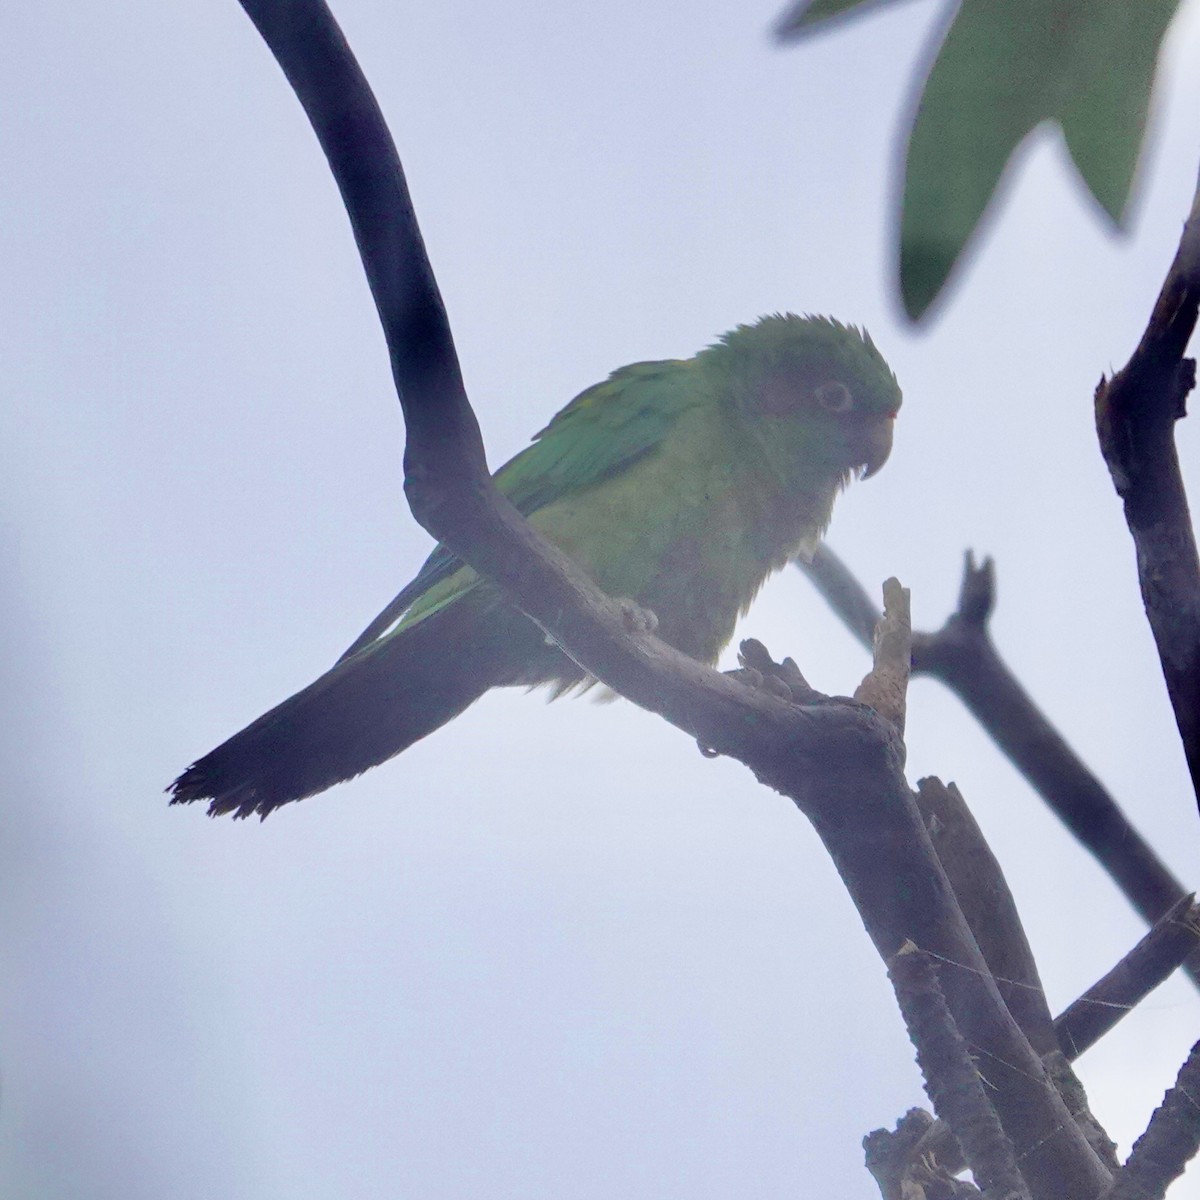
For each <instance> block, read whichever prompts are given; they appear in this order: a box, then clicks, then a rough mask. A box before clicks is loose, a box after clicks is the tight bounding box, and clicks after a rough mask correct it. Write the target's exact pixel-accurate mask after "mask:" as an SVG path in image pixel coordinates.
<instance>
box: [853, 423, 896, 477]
mask: <svg viewBox="0 0 1200 1200" xmlns="http://www.w3.org/2000/svg"><path fill="white" fill-rule="evenodd" d="M895 420H896V418H895V417H894V416H889V417H876V418H875V420H873V421H872V422H871V423H870V425H868V426H867V427H866V428H865V429H864V430H863V431H862V433H863V440H862V454H863V457H862V463H863V473H862V475H861V476H860V478H862V479H870V478H871V476H872V475H874V474H875V473H876V472H877V471H878V470H879V468H880V467H882V466H883V464H884V463H885V462H887V460H888V455H889V454H891V452H892V426H893V424H894V422H895Z"/></svg>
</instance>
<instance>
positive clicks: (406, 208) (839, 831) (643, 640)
mask: <svg viewBox="0 0 1200 1200" xmlns="http://www.w3.org/2000/svg"><path fill="white" fill-rule="evenodd" d="M242 4H243V7H244V8H245V9H246V11H247V12H248V13H249V14H250V16H251V18H252V19H253V20H254V22H255V24H256V26H257V27H258V29H259V32H260V33H261V34H262V36H263V38H264V40H265V41H266V42H267V44H268V46H269V47H270V49H271V51H272V52H273V53H274V54H275V56H276V57H277V58H278V60H279V62H280V64H281V66H282V67H283V69H284V72H285V73H286V75H287V77H288V79H289V81H290V82H291V84H292V86H293V88H294V89H295V90H296V92H297V95H298V96H299V98H300V100H301V102H302V104H303V105H304V108H305V111H306V112H307V113H308V115H309V119H310V120H311V121H312V124H313V127H314V129H315V130H316V132H317V135H318V138H319V139H320V141H321V145H322V147H323V148H324V150H325V153H326V156H327V158H328V159H329V163H330V167H331V169H332V170H333V172H334V175H335V177H336V178H337V182H338V187H339V188H340V189H341V192H342V196H343V199H344V201H345V203H346V207H347V210H348V211H349V213H350V219H351V224H352V226H353V228H354V232H355V238H356V241H357V242H358V247H359V251H360V253H361V255H362V257H363V262H364V266H365V269H366V273H367V278H368V281H369V282H370V285H371V289H372V292H373V294H374V296H375V301H376V306H377V308H378V310H379V315H380V320H381V321H382V323H383V325H384V331H385V336H386V338H387V344H388V348H389V352H390V354H391V361H392V369H393V374H394V376H395V380H396V386H397V391H398V392H399V396H400V402H401V405H402V406H403V410H404V417H405V423H406V427H407V431H408V443H407V447H406V450H405V493H406V495H407V497H408V500H409V504H410V506H411V507H412V510H413V514H414V516H416V518H417V520H418V521H420V522H421V524H422V525H423V526H424V527H425V528H426V529H428V530H429V531H430V532H431V533H432V534H433V535H434V536H435V537H437V538H438V539H439V540H441V541H443V542H445V543H446V544H447V545H448V546H449V547H450V549H452V550H453V551H454V552H455V553H456V554H458V555H459V556H461V557H462V558H463V559H464V560H465V561H466V562H468V563H469V564H470V565H471V566H472V567H474V568H475V569H476V570H478V571H479V572H480V573H482V574H483V575H485V576H487V577H488V578H490V579H491V580H493V581H494V582H495V583H497V584H498V585H499V586H500V587H502V588H503V589H505V591H506V592H507V593H508V594H509V596H510V597H511V599H512V600H513V602H514V603H515V604H517V606H518V607H519V608H520V609H521V610H522V611H523V612H525V613H526V614H527V615H528V616H529V617H530V618H531V619H533V620H534V621H536V622H537V623H538V624H539V625H540V626H541V627H542V628H543V629H544V630H546V632H547V634H548V635H549V636H551V637H552V638H553V639H554V640H555V641H556V642H557V643H558V644H559V645H560V646H562V648H563V649H564V651H565V652H566V653H568V654H569V655H570V656H571V657H572V658H573V659H575V660H576V661H577V662H578V663H579V664H580V665H581V666H583V667H584V669H585V670H587V671H588V672H589V673H590V674H593V675H595V676H596V677H597V678H599V679H600V680H602V681H603V682H604V683H606V684H608V685H609V686H610V687H612V688H613V689H614V690H615V691H618V692H620V693H621V694H622V695H624V696H626V697H628V698H629V699H631V700H633V701H634V702H635V703H637V704H639V705H641V706H642V707H645V708H648V709H650V710H651V711H654V712H657V713H659V714H660V715H661V716H663V717H665V718H666V719H667V720H668V721H670V722H671V723H672V724H674V725H676V726H677V727H679V728H680V729H683V730H685V731H686V732H687V733H689V734H690V735H691V736H692V737H694V738H696V739H697V740H698V741H700V742H701V744H703V745H705V746H707V747H710V748H711V749H713V750H715V751H717V752H718V753H722V754H727V755H729V756H731V757H735V758H737V759H738V760H739V761H741V762H743V763H745V764H746V765H747V766H748V767H750V769H751V770H752V771H753V772H754V774H755V775H756V776H757V777H758V779H759V780H760V781H762V782H763V783H765V784H767V785H768V786H771V787H773V788H775V789H776V790H778V791H780V792H782V793H783V794H785V795H787V796H789V797H790V798H791V799H792V800H793V801H794V802H795V803H796V804H797V805H798V806H799V807H800V809H801V810H802V811H803V812H804V813H805V814H806V815H807V816H808V817H809V818H810V820H812V821H813V823H814V825H815V826H816V828H817V830H818V833H819V834H820V836H821V837H822V840H823V841H824V842H825V845H826V847H827V848H828V849H829V851H830V853H831V855H832V856H833V857H834V860H835V863H836V864H837V866H838V869H839V871H840V873H841V874H842V878H843V879H844V880H845V882H846V885H847V887H848V889H849V890H850V892H851V895H852V897H853V899H854V901H855V904H856V905H857V906H858V909H859V912H860V913H861V914H862V917H863V921H864V923H865V924H866V926H867V929H868V932H869V934H870V936H871V938H872V940H873V941H874V943H875V945H876V947H877V949H878V950H879V952H880V954H881V955H883V956H884V957H885V958H887V957H889V956H890V955H891V954H893V953H895V951H896V950H898V949H899V947H900V946H901V945H902V944H903V943H904V941H905V940H906V939H909V938H911V939H912V940H913V941H915V942H916V943H917V944H919V945H921V946H922V947H924V948H926V949H927V950H928V951H929V952H930V953H933V954H936V955H937V956H938V957H939V959H941V960H943V961H944V962H946V963H949V964H951V966H950V967H949V968H948V969H947V968H943V989H944V991H945V995H946V999H947V1002H948V1003H949V1005H950V1009H951V1012H952V1013H953V1014H954V1017H955V1020H956V1022H957V1023H958V1025H959V1028H960V1030H961V1031H962V1033H963V1036H964V1037H965V1038H966V1039H967V1040H968V1042H969V1044H970V1046H971V1048H972V1051H973V1053H975V1054H977V1055H978V1056H979V1058H980V1060H981V1063H982V1070H983V1073H984V1074H985V1075H986V1077H987V1079H988V1082H989V1084H990V1085H991V1087H992V1089H993V1093H992V1095H993V1104H994V1105H995V1108H996V1112H997V1114H998V1115H999V1117H1000V1119H1001V1122H1002V1123H1003V1126H1004V1130H1005V1133H1006V1135H1007V1136H1008V1137H1009V1139H1010V1140H1011V1141H1012V1143H1013V1145H1014V1147H1015V1149H1016V1151H1017V1153H1018V1155H1019V1156H1020V1157H1021V1168H1022V1171H1023V1173H1024V1174H1025V1177H1026V1179H1027V1181H1028V1182H1029V1184H1030V1190H1031V1192H1032V1194H1033V1196H1034V1197H1035V1200H1050V1198H1051V1197H1053V1198H1054V1200H1093V1197H1094V1196H1095V1195H1096V1194H1097V1193H1098V1192H1099V1190H1100V1189H1101V1187H1102V1186H1105V1185H1106V1184H1107V1181H1108V1172H1107V1171H1106V1170H1105V1168H1104V1166H1103V1165H1102V1164H1101V1163H1100V1161H1099V1160H1098V1159H1097V1158H1096V1156H1095V1154H1094V1153H1093V1152H1092V1150H1091V1148H1090V1147H1089V1146H1088V1144H1087V1142H1086V1141H1085V1140H1084V1139H1083V1137H1082V1135H1081V1134H1080V1133H1079V1130H1078V1129H1077V1128H1076V1126H1075V1124H1074V1122H1073V1121H1072V1120H1071V1117H1070V1114H1069V1113H1068V1111H1067V1109H1066V1107H1065V1106H1064V1104H1063V1102H1062V1100H1061V1099H1060V1097H1059V1095H1058V1093H1057V1091H1056V1090H1055V1089H1054V1087H1053V1085H1052V1084H1051V1083H1050V1082H1049V1080H1048V1079H1047V1078H1046V1075H1045V1073H1044V1071H1043V1069H1042V1066H1041V1062H1040V1060H1039V1059H1038V1057H1037V1055H1036V1054H1035V1053H1034V1051H1033V1049H1032V1047H1031V1046H1030V1045H1029V1042H1028V1041H1027V1040H1026V1038H1025V1037H1024V1036H1023V1035H1022V1033H1021V1031H1020V1029H1019V1028H1018V1027H1017V1025H1016V1023H1015V1022H1014V1021H1013V1019H1012V1017H1011V1015H1010V1014H1009V1013H1008V1010H1007V1009H1006V1008H1005V1007H1004V1004H1003V1002H1002V1000H1001V998H1000V995H999V993H998V991H997V989H996V985H995V982H994V981H993V979H992V977H991V974H990V972H989V971H988V970H987V966H986V963H985V962H984V960H983V958H982V956H981V955H980V953H979V950H978V947H977V946H976V945H975V942H974V939H973V938H972V937H971V933H970V930H969V929H968V927H967V925H966V922H965V920H964V918H963V915H962V913H961V911H960V910H959V908H958V906H957V904H956V903H955V901H954V896H953V893H952V891H951V889H950V885H949V884H948V882H947V881H946V877H945V875H944V873H943V872H942V869H941V867H940V865H939V863H938V861H937V857H936V855H935V853H934V851H933V848H932V846H931V844H930V842H929V839H928V837H927V836H926V834H925V830H924V826H923V824H922V822H921V817H920V813H919V811H918V810H917V807H916V804H915V803H914V801H913V798H912V795H911V793H910V792H909V789H908V786H907V784H906V782H905V779H904V774H903V756H902V751H903V746H902V743H901V740H900V737H899V734H898V733H897V731H896V729H895V728H894V727H893V726H892V725H891V724H889V723H888V722H887V721H886V720H884V719H883V718H882V717H880V716H879V715H878V714H877V713H875V712H874V711H873V710H872V709H870V708H868V707H867V706H865V705H862V704H858V703H855V702H854V701H850V700H845V699H836V698H835V699H823V700H822V701H820V702H817V703H812V704H804V705H797V704H793V703H789V702H788V701H787V700H785V699H783V698H782V697H780V696H776V695H772V694H769V693H768V692H766V691H765V690H757V691H756V690H753V689H751V688H749V687H746V686H745V685H743V684H742V683H739V682H737V681H736V680H733V679H729V678H726V677H725V676H722V675H720V674H718V673H717V672H715V671H713V670H710V669H709V668H707V667H704V666H702V665H700V664H699V663H697V662H695V661H693V660H691V659H689V658H687V657H686V656H684V655H682V654H680V653H678V652H677V651H675V650H673V649H671V648H670V647H668V646H666V645H664V644H663V643H662V642H659V641H658V640H657V639H655V638H654V637H653V636H651V635H650V634H649V633H647V632H646V631H644V630H632V631H631V630H630V629H629V628H628V625H629V620H628V617H629V614H628V608H627V606H622V605H620V604H618V603H616V602H615V601H613V600H611V599H610V598H609V597H607V596H605V595H604V594H603V593H602V592H600V591H599V590H598V589H597V588H596V587H595V586H594V585H593V584H592V583H591V581H590V580H589V579H588V578H587V576H586V575H584V574H583V572H581V571H580V570H579V569H578V568H577V567H575V566H574V565H573V564H572V563H571V562H570V560H569V559H567V558H566V556H565V555H563V554H562V553H561V552H560V551H558V550H557V549H556V548H555V547H553V546H551V545H550V544H549V543H547V542H545V541H544V540H543V539H541V538H539V537H538V536H537V535H536V534H535V533H534V532H533V531H532V530H531V529H530V527H529V526H528V525H527V524H526V523H525V521H524V520H523V519H522V518H521V517H520V515H519V514H518V513H517V512H516V510H515V509H513V508H512V506H511V505H509V504H508V503H507V502H505V501H504V500H503V499H502V498H501V497H500V496H499V495H498V494H497V492H496V489H495V486H494V484H493V483H492V481H491V479H490V477H489V476H488V474H487V468H486V464H485V462H484V456H483V453H482V444H481V440H480V436H479V430H478V426H477V423H476V421H475V418H474V415H473V414H472V412H471V409H470V405H469V404H468V402H467V397H466V394H465V391H464V389H463V385H462V379H461V375H460V373H459V370H458V365H457V360H456V356H455V352H454V346H453V341H452V339H451V336H450V330H449V325H448V323H447V320H446V315H445V312H444V309H443V306H442V303H441V299H440V297H439V295H438V291H437V286H436V283H435V281H434V277H433V272H432V269H431V267H430V265H429V262H428V259H427V257H426V255H425V250H424V247H423V245H422V243H421V239H420V234H419V231H418V228H417V221H416V217H415V215H414V213H413V210H412V206H411V202H410V199H409V196H408V191H407V187H406V186H405V183H404V176H403V171H402V169H401V166H400V162H399V159H398V157H397V155H396V151H395V147H394V145H393V143H392V140H391V137H390V135H389V133H388V131H387V128H386V126H385V125H384V122H383V118H382V116H381V114H380V112H379V108H378V105H377V104H376V103H375V100H374V97H373V96H372V95H371V92H370V88H369V87H368V85H367V83H366V80H365V79H364V78H363V76H362V73H361V71H360V70H359V68H358V65H357V63H356V62H355V61H354V58H353V55H352V54H351V52H350V50H349V48H348V47H347V45H346V43H345V40H344V38H343V37H342V35H341V32H340V31H339V30H338V28H337V26H336V23H335V22H334V20H333V17H332V16H331V14H330V13H329V11H328V9H327V8H326V7H325V5H324V3H322V0H242ZM894 591H898V589H894Z"/></svg>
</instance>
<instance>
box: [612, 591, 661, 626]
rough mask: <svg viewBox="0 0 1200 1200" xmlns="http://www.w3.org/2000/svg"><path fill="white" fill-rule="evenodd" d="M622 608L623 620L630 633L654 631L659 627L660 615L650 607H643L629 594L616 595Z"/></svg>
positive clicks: (618, 604)
mask: <svg viewBox="0 0 1200 1200" xmlns="http://www.w3.org/2000/svg"><path fill="white" fill-rule="evenodd" d="M614 599H615V600H616V602H617V606H618V607H619V608H620V610H621V621H622V623H623V624H624V626H625V629H626V632H628V633H653V632H654V631H655V630H656V629H657V628H658V617H657V616H655V614H654V613H653V612H652V611H651V610H650V609H648V608H643V607H642V606H641V605H640V604H639V603H638V602H637V601H636V600H630V599H629V597H628V596H615V597H614Z"/></svg>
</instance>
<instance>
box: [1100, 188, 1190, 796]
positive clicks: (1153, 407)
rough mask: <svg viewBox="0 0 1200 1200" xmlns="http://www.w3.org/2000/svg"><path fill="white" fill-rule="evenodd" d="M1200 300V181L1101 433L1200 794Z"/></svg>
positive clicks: (1115, 381) (1103, 410)
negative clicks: (1197, 467)
mask: <svg viewBox="0 0 1200 1200" xmlns="http://www.w3.org/2000/svg"><path fill="white" fill-rule="evenodd" d="M1198 310H1200V184H1198V185H1197V189H1196V194H1195V196H1194V197H1193V200H1192V211H1191V213H1190V214H1189V215H1188V219H1187V222H1186V223H1185V225H1184V227H1183V235H1182V237H1181V238H1180V240H1179V249H1178V250H1177V251H1176V254H1175V260H1174V261H1173V262H1172V263H1171V267H1170V270H1168V272H1167V277H1166V280H1165V282H1164V283H1163V286H1162V291H1161V292H1160V293H1159V296H1158V300H1157V302H1156V303H1155V305H1154V311H1153V313H1152V314H1151V316H1150V323H1149V325H1147V327H1146V332H1145V333H1144V334H1143V335H1142V340H1141V342H1140V343H1139V344H1138V347H1137V349H1136V350H1135V351H1134V352H1133V356H1132V357H1131V358H1130V360H1129V362H1128V363H1126V364H1125V366H1124V367H1123V368H1122V369H1121V370H1120V371H1118V372H1117V373H1116V375H1114V376H1113V377H1112V378H1111V379H1105V378H1102V379H1101V380H1100V383H1099V385H1098V386H1097V388H1096V399H1095V404H1096V433H1097V435H1098V436H1099V439H1100V452H1101V453H1102V454H1103V455H1104V461H1105V463H1106V464H1107V465H1108V470H1109V474H1110V475H1111V476H1112V481H1113V486H1114V487H1115V488H1116V490H1117V494H1118V495H1119V496H1120V497H1121V499H1122V501H1123V502H1124V505H1125V520H1126V522H1127V523H1128V525H1129V532H1130V533H1131V534H1132V535H1133V543H1134V547H1135V549H1136V551H1137V569H1138V582H1139V584H1140V585H1141V590H1142V602H1143V603H1144V604H1145V607H1146V616H1147V618H1148V619H1149V621H1150V629H1151V631H1152V632H1153V634H1154V641H1155V644H1156V645H1157V646H1158V657H1159V661H1160V662H1161V664H1162V671H1163V677H1164V679H1165V680H1166V683H1167V694H1168V695H1169V696H1170V698H1171V705H1172V707H1173V708H1174V710H1175V722H1176V724H1177V725H1178V727H1179V734H1180V737H1181V738H1182V740H1183V750H1184V754H1185V755H1186V757H1187V764H1188V770H1189V771H1190V773H1191V777H1192V787H1193V789H1194V791H1195V792H1196V798H1197V801H1198V802H1200V557H1198V556H1197V553H1196V539H1195V536H1194V534H1193V532H1192V521H1191V516H1190V514H1189V512H1188V503H1187V493H1186V492H1185V491H1184V487H1183V479H1182V477H1181V475H1180V473H1179V457H1178V454H1177V453H1176V449H1175V422H1176V421H1178V420H1179V419H1180V418H1181V417H1184V416H1186V415H1187V409H1186V400H1187V396H1188V393H1189V392H1190V391H1191V390H1192V387H1193V385H1194V384H1195V380H1196V364H1195V361H1194V360H1192V359H1189V358H1184V357H1183V353H1184V351H1185V350H1186V349H1187V344H1188V342H1189V341H1190V339H1191V336H1192V331H1193V329H1194V328H1195V325H1196V314H1197V311H1198Z"/></svg>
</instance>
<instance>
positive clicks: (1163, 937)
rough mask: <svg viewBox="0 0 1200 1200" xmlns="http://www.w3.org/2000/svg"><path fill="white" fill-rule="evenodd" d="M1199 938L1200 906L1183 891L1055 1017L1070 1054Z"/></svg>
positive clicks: (1093, 1039)
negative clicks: (1095, 980) (1148, 928)
mask: <svg viewBox="0 0 1200 1200" xmlns="http://www.w3.org/2000/svg"><path fill="white" fill-rule="evenodd" d="M1197 943H1200V908H1198V907H1197V905H1196V904H1195V896H1184V897H1183V898H1182V899H1181V900H1179V901H1178V902H1177V903H1176V904H1174V905H1172V907H1171V908H1170V909H1169V910H1168V911H1167V912H1166V913H1164V914H1163V916H1162V917H1161V918H1160V919H1159V921H1158V922H1157V924H1155V926H1154V928H1153V929H1151V930H1150V932H1149V933H1148V934H1146V936H1145V937H1144V938H1142V940H1141V941H1140V942H1138V944H1137V945H1136V946H1134V948H1133V949H1132V950H1130V951H1129V953H1128V954H1126V955H1125V957H1124V958H1122V959H1121V961H1120V962H1119V963H1117V965H1116V966H1115V967H1113V969H1112V970H1111V971H1109V972H1108V974H1107V975H1105V976H1104V978H1103V979H1100V980H1098V981H1097V982H1096V983H1094V984H1093V985H1092V986H1091V987H1090V988H1088V990H1087V991H1086V992H1084V994H1083V995H1082V996H1080V997H1079V999H1078V1000H1076V1001H1075V1002H1074V1003H1073V1004H1071V1005H1070V1006H1069V1007H1068V1008H1067V1009H1065V1010H1064V1011H1063V1012H1062V1013H1061V1014H1060V1015H1059V1016H1058V1017H1056V1018H1055V1020H1054V1030H1055V1034H1056V1035H1057V1039H1058V1042H1059V1044H1060V1045H1061V1046H1062V1051H1063V1053H1064V1054H1065V1055H1066V1056H1067V1057H1068V1058H1069V1059H1071V1060H1074V1059H1077V1058H1078V1057H1079V1056H1080V1055H1081V1054H1082V1053H1083V1052H1084V1051H1085V1050H1087V1049H1089V1048H1090V1047H1092V1046H1094V1045H1095V1044H1096V1043H1097V1042H1098V1041H1099V1040H1100V1039H1101V1038H1102V1037H1103V1036H1104V1035H1105V1034H1106V1033H1107V1032H1108V1031H1109V1030H1110V1029H1112V1028H1113V1026H1114V1025H1116V1024H1117V1022H1118V1021H1120V1020H1121V1019H1122V1018H1123V1017H1124V1016H1125V1015H1126V1014H1127V1013H1130V1012H1132V1011H1133V1009H1134V1007H1135V1005H1137V1004H1138V1003H1139V1002H1140V1001H1142V1000H1143V999H1145V997H1146V996H1148V995H1149V994H1150V993H1151V992H1152V991H1153V990H1154V989H1155V988H1156V987H1158V985H1159V984H1160V983H1162V982H1163V981H1164V980H1166V979H1167V978H1168V976H1170V974H1171V972H1172V971H1174V970H1175V968H1176V967H1177V966H1179V964H1180V963H1181V962H1183V960H1184V959H1186V958H1187V957H1188V955H1189V954H1194V953H1195V951H1196V946H1197Z"/></svg>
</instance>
